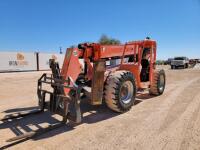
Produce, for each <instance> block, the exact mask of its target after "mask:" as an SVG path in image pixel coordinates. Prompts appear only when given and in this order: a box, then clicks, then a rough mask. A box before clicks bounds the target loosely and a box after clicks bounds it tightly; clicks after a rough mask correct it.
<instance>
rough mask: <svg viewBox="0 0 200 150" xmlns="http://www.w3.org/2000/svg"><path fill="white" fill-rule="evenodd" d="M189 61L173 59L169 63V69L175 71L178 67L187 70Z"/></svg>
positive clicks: (181, 58) (179, 58) (180, 58)
mask: <svg viewBox="0 0 200 150" xmlns="http://www.w3.org/2000/svg"><path fill="white" fill-rule="evenodd" d="M188 65H189V59H188V58H187V57H175V58H174V59H173V60H172V61H171V69H176V68H178V67H183V68H188Z"/></svg>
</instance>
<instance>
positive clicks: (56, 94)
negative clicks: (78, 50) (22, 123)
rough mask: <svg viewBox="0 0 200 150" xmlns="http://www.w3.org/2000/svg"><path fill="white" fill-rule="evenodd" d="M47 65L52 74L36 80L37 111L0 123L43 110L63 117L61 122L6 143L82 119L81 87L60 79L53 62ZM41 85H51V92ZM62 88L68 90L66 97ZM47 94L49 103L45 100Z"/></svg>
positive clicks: (8, 118) (68, 80)
mask: <svg viewBox="0 0 200 150" xmlns="http://www.w3.org/2000/svg"><path fill="white" fill-rule="evenodd" d="M49 63H50V68H51V70H52V74H51V75H50V76H49V75H47V74H43V75H42V76H41V77H40V78H39V80H38V87H37V95H38V104H39V109H38V110H35V111H30V112H28V113H17V114H11V115H7V116H5V117H3V118H0V121H8V120H11V119H17V118H22V117H25V116H30V115H33V114H38V113H40V112H44V110H45V109H47V110H49V111H50V112H51V113H53V114H59V115H61V116H62V117H63V120H62V121H61V122H59V123H56V124H52V125H49V126H47V127H46V128H42V129H38V130H36V131H31V132H27V133H25V134H22V135H19V136H16V137H13V138H10V139H8V140H7V142H12V141H19V140H24V139H29V138H33V137H35V136H37V135H40V134H43V133H45V132H47V131H50V130H53V129H55V128H58V127H61V126H63V125H65V124H66V122H67V120H70V121H72V122H74V123H80V122H81V119H82V114H81V110H80V93H81V87H79V86H77V85H76V84H75V83H74V81H73V80H72V78H71V77H68V79H67V80H64V79H63V78H62V76H61V75H60V69H59V65H58V63H57V62H55V61H54V60H50V61H49ZM43 84H49V85H51V87H52V88H53V92H50V91H48V90H44V89H43ZM64 88H69V89H70V92H69V94H68V95H65V93H64ZM47 94H49V101H47V100H46V98H47ZM70 105H72V107H70ZM74 110H75V111H74ZM73 112H75V113H73Z"/></svg>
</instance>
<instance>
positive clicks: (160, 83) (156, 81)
mask: <svg viewBox="0 0 200 150" xmlns="http://www.w3.org/2000/svg"><path fill="white" fill-rule="evenodd" d="M165 83H166V76H165V71H164V70H155V72H154V78H153V83H152V85H151V87H150V90H149V93H150V94H152V95H157V96H158V95H161V94H163V92H164V90H165Z"/></svg>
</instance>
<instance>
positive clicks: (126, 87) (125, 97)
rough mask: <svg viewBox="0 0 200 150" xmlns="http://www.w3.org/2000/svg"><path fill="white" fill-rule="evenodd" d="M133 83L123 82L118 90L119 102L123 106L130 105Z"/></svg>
mask: <svg viewBox="0 0 200 150" xmlns="http://www.w3.org/2000/svg"><path fill="white" fill-rule="evenodd" d="M133 92H134V89H133V83H132V82H131V81H125V82H124V83H123V84H122V86H121V89H120V100H121V101H122V102H123V103H124V104H128V103H130V101H131V100H132V97H133Z"/></svg>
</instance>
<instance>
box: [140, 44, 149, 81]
mask: <svg viewBox="0 0 200 150" xmlns="http://www.w3.org/2000/svg"><path fill="white" fill-rule="evenodd" d="M141 66H142V69H141V73H140V80H141V82H147V81H149V72H150V48H144V50H143V54H142V60H141Z"/></svg>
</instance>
